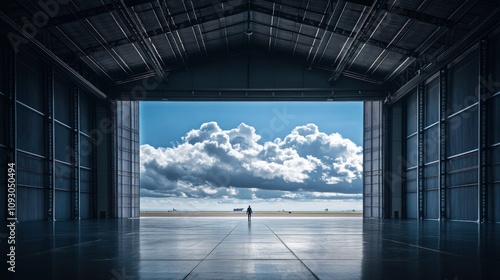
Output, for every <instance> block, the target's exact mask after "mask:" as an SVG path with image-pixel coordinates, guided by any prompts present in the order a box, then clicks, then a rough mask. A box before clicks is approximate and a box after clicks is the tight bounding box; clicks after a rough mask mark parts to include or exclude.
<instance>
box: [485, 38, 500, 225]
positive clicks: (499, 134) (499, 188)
mask: <svg viewBox="0 0 500 280" xmlns="http://www.w3.org/2000/svg"><path fill="white" fill-rule="evenodd" d="M489 49H490V50H491V51H490V56H491V61H495V63H492V64H491V67H490V69H489V70H490V71H491V73H492V75H491V79H489V77H486V81H487V82H486V86H487V90H488V95H490V96H491V100H490V102H489V104H488V112H489V118H488V121H489V123H490V124H489V125H488V127H489V128H490V129H488V132H489V135H488V136H489V137H488V140H489V141H488V154H489V157H488V159H487V160H488V164H489V168H488V169H489V170H488V175H489V176H488V189H487V193H488V201H487V203H488V217H489V219H490V220H491V221H495V222H500V129H499V128H500V63H498V62H499V61H500V35H499V36H497V37H496V38H495V39H494V40H492V41H491V44H490V46H489Z"/></svg>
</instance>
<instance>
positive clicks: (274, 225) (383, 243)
mask: <svg viewBox="0 0 500 280" xmlns="http://www.w3.org/2000/svg"><path fill="white" fill-rule="evenodd" d="M499 226H500V225H499V224H478V223H470V222H449V221H448V222H439V221H417V220H378V219H363V218H359V217H354V218H352V217H257V216H254V217H253V219H252V221H251V222H248V221H247V219H246V217H245V216H242V217H157V218H154V217H146V218H144V217H143V218H138V219H117V220H110V219H107V220H79V221H57V222H24V223H19V224H17V228H16V272H15V273H11V272H7V270H6V268H5V269H4V272H7V273H8V274H7V276H8V277H9V278H7V279H107V280H109V279H113V280H125V279H126V280H134V279H450V280H451V279H457V280H458V279H460V280H461V279H500V250H499V249H500V230H499V229H500V228H499ZM1 245H2V252H7V248H6V246H5V245H6V242H4V239H3V238H2V243H1ZM5 256H6V254H3V253H2V257H5ZM4 264H5V262H4ZM2 274H3V273H2ZM13 276H14V277H13ZM2 279H6V278H4V277H3V276H2Z"/></svg>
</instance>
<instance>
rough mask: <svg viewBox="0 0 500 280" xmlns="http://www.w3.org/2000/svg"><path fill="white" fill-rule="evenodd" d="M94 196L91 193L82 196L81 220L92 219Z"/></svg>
mask: <svg viewBox="0 0 500 280" xmlns="http://www.w3.org/2000/svg"><path fill="white" fill-rule="evenodd" d="M91 199H92V195H91V194H90V193H83V192H82V193H81V194H80V218H82V219H89V218H92V208H91V205H92V203H91Z"/></svg>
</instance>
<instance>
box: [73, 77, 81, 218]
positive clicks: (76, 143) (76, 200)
mask: <svg viewBox="0 0 500 280" xmlns="http://www.w3.org/2000/svg"><path fill="white" fill-rule="evenodd" d="M73 132H74V133H73V136H74V139H73V159H74V161H73V168H74V178H73V195H74V197H73V207H74V208H73V211H74V213H73V217H74V218H75V219H80V217H81V215H80V91H79V89H78V87H77V86H73Z"/></svg>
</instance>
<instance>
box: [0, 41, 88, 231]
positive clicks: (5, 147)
mask: <svg viewBox="0 0 500 280" xmlns="http://www.w3.org/2000/svg"><path fill="white" fill-rule="evenodd" d="M7 55H10V56H9V57H8V59H9V60H11V61H12V62H9V63H6V62H5V59H6V58H7ZM0 56H1V57H2V61H3V63H2V64H1V65H2V70H3V72H4V73H6V75H4V76H8V77H9V78H10V79H11V80H13V81H14V83H13V84H12V86H9V87H7V86H6V82H5V80H6V78H5V77H3V79H2V84H1V89H2V92H1V93H0V108H1V113H0V131H1V133H0V165H1V166H2V167H4V166H5V164H6V162H7V160H8V155H9V153H11V154H12V155H13V159H9V160H11V161H16V169H17V217H18V220H19V221H37V220H47V219H49V220H51V219H55V220H65V219H78V218H91V217H93V216H95V211H93V205H94V204H95V197H93V194H95V188H96V183H95V178H94V177H95V174H94V173H95V167H94V165H95V162H94V160H93V151H94V150H95V139H93V135H92V131H93V130H95V128H96V125H95V118H94V116H93V114H92V108H93V106H95V104H96V103H95V102H96V101H95V100H96V99H95V97H93V96H91V95H90V94H88V93H85V92H81V91H80V89H79V88H78V87H77V86H76V85H75V84H74V83H72V82H71V81H70V80H69V79H68V78H66V77H65V76H64V74H63V73H59V72H57V71H58V70H57V69H54V68H52V67H51V65H49V64H47V63H45V62H41V61H39V60H38V59H37V58H36V57H35V56H34V54H33V53H30V52H25V51H24V50H23V51H21V52H20V53H18V54H16V55H15V56H14V55H13V54H7V53H2V54H0ZM8 95H12V96H13V97H15V100H16V101H15V102H14V103H12V106H10V105H9V104H8V98H7V96H8ZM11 110H12V112H15V114H13V117H14V118H13V119H11V118H10V117H9V112H11ZM9 123H12V125H9ZM9 137H12V139H15V142H13V143H10V142H9V140H8V139H9ZM4 170H6V169H4ZM4 173H5V172H2V174H1V175H0V181H1V182H0V187H1V189H2V192H1V197H0V198H2V199H3V198H5V189H6V185H5V182H6V180H5V178H4V177H5V175H6V174H4ZM0 215H1V217H6V213H5V209H3V208H2V210H0Z"/></svg>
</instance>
